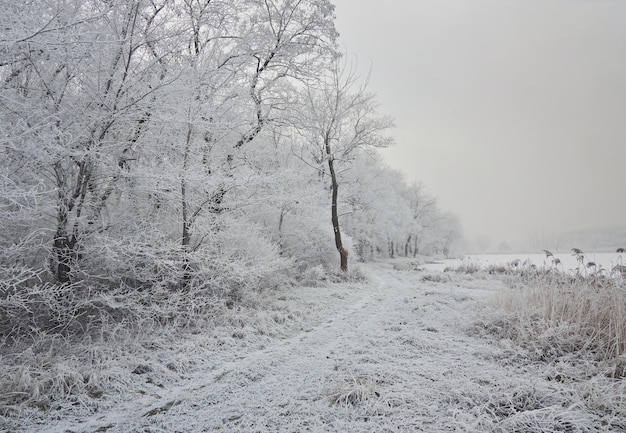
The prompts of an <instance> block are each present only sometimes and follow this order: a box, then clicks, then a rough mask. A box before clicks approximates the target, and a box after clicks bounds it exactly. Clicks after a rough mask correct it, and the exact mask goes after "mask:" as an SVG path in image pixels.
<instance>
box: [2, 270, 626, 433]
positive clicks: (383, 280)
mask: <svg viewBox="0 0 626 433" xmlns="http://www.w3.org/2000/svg"><path fill="white" fill-rule="evenodd" d="M400 268H403V267H400ZM362 271H363V273H364V274H366V275H367V276H368V279H369V281H367V282H352V283H342V284H328V285H327V286H325V287H315V288H313V287H308V288H290V289H285V290H283V291H282V292H280V293H267V294H266V296H267V297H271V299H268V300H267V302H268V304H270V305H272V308H271V309H270V310H269V311H268V312H267V313H265V314H266V316H262V315H260V316H259V317H256V318H253V317H250V314H251V313H249V312H247V311H244V310H242V311H241V312H240V314H242V317H241V318H240V319H241V320H239V321H238V320H237V314H238V313H237V312H233V316H232V317H231V326H230V327H222V328H219V329H216V330H215V332H214V334H212V335H196V336H193V339H192V340H189V341H181V342H173V343H172V347H171V348H163V347H156V348H154V349H153V351H154V354H153V355H150V353H148V352H147V353H146V360H147V361H146V363H147V365H149V366H150V365H153V366H152V367H150V368H148V369H147V370H151V371H148V372H145V373H143V374H134V375H132V376H131V377H133V378H134V380H137V381H141V382H143V384H142V386H141V387H136V388H135V391H133V392H127V393H125V394H122V395H108V394H105V395H103V396H102V397H98V398H95V399H94V401H93V402H90V404H89V405H85V406H84V408H81V407H77V408H75V410H74V411H67V410H64V411H59V413H55V412H54V411H52V412H50V413H48V415H47V416H46V417H45V419H42V420H41V421H40V423H39V424H37V423H35V421H33V420H34V418H32V417H27V418H25V420H24V422H23V423H22V425H21V426H14V428H11V429H10V430H6V431H20V432H35V431H46V432H59V433H68V432H75V433H78V432H107V433H118V432H146V433H147V432H168V433H173V432H326V431H330V432H333V431H336V432H420V431H422V432H431V433H436V432H446V431H467V432H483V431H484V432H514V431H518V432H525V431H531V432H535V431H536V432H552V431H563V432H566V431H584V432H601V431H626V425H625V424H623V423H622V424H621V425H620V424H619V420H618V421H616V420H613V419H610V415H607V413H610V412H611V408H608V409H607V408H606V407H603V406H602V405H605V406H606V405H611V404H621V405H624V404H626V403H625V402H624V401H620V402H617V403H616V402H615V401H604V400H603V395H602V389H603V388H602V387H607V386H622V387H624V384H623V383H622V384H621V385H620V384H619V383H615V382H610V381H609V380H608V379H607V380H606V383H605V382H602V380H601V379H598V381H599V382H597V383H591V384H589V383H586V382H580V381H576V380H573V379H572V380H569V379H567V377H569V376H568V374H569V373H570V372H571V371H570V370H571V368H574V367H569V366H566V365H560V364H558V363H556V364H554V363H553V364H551V365H550V366H547V365H546V364H544V363H541V362H538V361H537V360H536V359H534V358H533V356H532V354H528V353H526V352H525V351H524V350H523V349H522V348H519V347H517V346H515V345H514V344H513V343H512V342H511V341H510V340H507V339H502V340H498V339H497V338H495V337H493V336H491V335H488V334H486V333H485V332H481V326H478V325H477V323H482V322H483V321H484V319H485V318H487V317H489V316H490V315H493V314H494V312H493V311H492V307H490V300H491V299H492V298H493V296H494V295H495V294H497V293H499V292H500V291H501V290H502V288H503V286H504V284H503V283H502V281H501V280H499V279H496V278H486V277H484V276H483V277H477V276H467V275H448V274H428V273H426V274H425V273H423V272H417V271H415V270H412V269H411V266H405V267H404V270H402V269H394V267H393V263H392V262H388V263H378V264H367V265H362ZM266 310H267V309H266ZM255 323H257V326H254V324H255ZM186 357H189V358H190V359H194V360H195V359H201V361H200V362H198V361H194V362H187V363H185V358H186ZM172 359H173V360H174V361H172ZM158 362H162V363H163V364H167V363H168V362H170V363H171V362H175V363H176V362H178V364H176V365H181V366H186V367H184V368H183V367H181V368H179V369H178V370H181V371H176V370H177V369H176V368H173V367H172V368H169V369H165V368H163V369H162V370H163V371H165V372H167V374H166V373H162V372H161V370H158V369H157V364H158ZM150 363H152V364H150ZM582 368H584V366H583V367H582ZM572 375H573V373H572ZM600 382H602V383H600ZM596 385H597V386H596ZM622 395H623V393H622ZM26 419H28V420H30V421H28V422H27V421H26ZM623 429H624V430H623ZM0 431H2V428H1V427H0Z"/></svg>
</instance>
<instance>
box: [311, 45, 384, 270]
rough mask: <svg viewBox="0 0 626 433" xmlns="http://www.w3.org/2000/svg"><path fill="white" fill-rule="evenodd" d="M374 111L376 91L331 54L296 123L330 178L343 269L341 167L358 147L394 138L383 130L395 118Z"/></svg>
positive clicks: (345, 257)
mask: <svg viewBox="0 0 626 433" xmlns="http://www.w3.org/2000/svg"><path fill="white" fill-rule="evenodd" d="M377 109H378V102H377V100H376V95H375V94H373V93H369V92H368V91H367V81H365V82H363V83H360V82H359V79H358V76H357V74H356V71H355V68H354V66H353V65H352V64H350V63H349V62H348V61H347V60H346V59H345V57H335V58H334V59H333V61H332V62H331V63H330V65H329V67H328V69H327V70H326V71H325V73H324V74H323V75H320V76H319V77H318V80H317V81H316V82H314V83H313V82H312V83H310V84H309V86H307V88H306V91H305V96H304V104H303V110H302V111H303V115H302V117H301V118H300V120H299V122H300V125H301V128H302V130H303V131H305V132H304V133H303V138H304V141H305V142H306V144H305V146H306V147H307V150H308V151H309V155H310V158H311V159H310V161H311V162H312V164H314V166H316V167H317V168H318V170H320V173H322V174H323V175H324V176H325V175H327V176H329V178H330V190H331V222H332V227H333V232H334V238H335V247H336V249H337V251H338V252H339V257H340V268H341V270H343V271H347V269H348V250H347V249H346V248H345V246H344V243H343V240H342V237H341V227H340V224H339V210H338V206H339V186H340V183H341V170H342V169H343V168H346V164H347V163H348V162H349V161H350V159H351V158H352V157H353V155H354V154H355V153H356V152H357V150H364V149H367V148H376V147H385V146H388V145H389V144H390V143H391V142H392V139H391V137H389V136H388V135H386V132H387V130H388V129H389V128H391V127H392V126H393V122H392V120H391V119H390V118H388V117H383V116H380V115H379V114H378V113H377ZM324 166H325V167H324ZM326 168H327V171H326Z"/></svg>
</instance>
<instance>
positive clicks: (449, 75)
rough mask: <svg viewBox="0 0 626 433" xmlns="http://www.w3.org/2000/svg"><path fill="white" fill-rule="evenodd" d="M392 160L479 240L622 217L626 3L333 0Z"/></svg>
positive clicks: (618, 221) (613, 222) (625, 201)
mask: <svg viewBox="0 0 626 433" xmlns="http://www.w3.org/2000/svg"><path fill="white" fill-rule="evenodd" d="M334 3H335V5H336V15H337V27H338V30H339V32H340V34H341V37H340V43H341V44H342V45H343V46H344V47H345V48H346V49H347V51H348V52H349V53H352V54H355V55H356V56H357V57H358V61H359V64H360V67H363V68H367V67H368V66H369V64H370V61H371V62H372V63H373V70H372V76H371V79H370V90H372V91H375V92H376V93H378V96H379V100H380V102H381V104H382V106H381V112H382V113H384V114H389V115H391V116H393V117H394V118H395V119H396V125H397V127H396V129H395V130H394V131H393V135H394V137H395V139H396V141H397V144H396V145H395V146H394V147H393V148H391V149H389V150H388V151H385V155H386V157H387V161H388V163H389V164H390V165H391V166H392V167H395V168H397V169H399V170H401V171H402V172H403V173H405V175H406V177H407V179H408V180H409V181H413V180H415V181H422V182H423V183H424V185H425V187H426V188H427V190H428V191H430V192H431V193H432V194H434V195H436V196H437V197H438V198H439V203H440V205H441V206H442V207H443V208H444V209H448V210H451V211H453V212H455V213H456V214H457V215H458V216H459V217H460V219H461V221H462V223H463V226H464V229H465V233H466V235H467V237H468V238H469V239H472V238H475V237H477V236H479V235H483V234H484V235H489V236H490V237H491V238H492V239H493V240H494V242H500V241H501V240H515V239H519V238H523V237H525V236H528V235H536V234H537V233H543V234H549V233H553V232H558V231H565V230H576V229H585V228H598V227H604V226H612V227H616V226H618V227H623V226H626V167H625V165H626V1H623V0H387V1H374V0H334Z"/></svg>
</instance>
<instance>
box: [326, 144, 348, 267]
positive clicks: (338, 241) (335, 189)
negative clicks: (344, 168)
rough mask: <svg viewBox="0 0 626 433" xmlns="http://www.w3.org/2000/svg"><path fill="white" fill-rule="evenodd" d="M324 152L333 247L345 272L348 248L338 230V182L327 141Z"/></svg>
mask: <svg viewBox="0 0 626 433" xmlns="http://www.w3.org/2000/svg"><path fill="white" fill-rule="evenodd" d="M326 149H327V150H326V152H327V153H328V154H329V158H328V169H329V170H330V179H331V183H332V190H333V198H332V205H331V220H332V222H333V230H334V232H335V247H336V248H337V251H339V260H340V267H341V270H342V271H344V272H346V271H347V270H348V250H346V249H345V248H344V246H343V243H342V242H341V231H340V230H339V215H338V213H337V195H338V191H339V183H338V182H337V175H336V173H335V165H334V160H333V157H332V155H331V154H330V144H328V143H327V146H326Z"/></svg>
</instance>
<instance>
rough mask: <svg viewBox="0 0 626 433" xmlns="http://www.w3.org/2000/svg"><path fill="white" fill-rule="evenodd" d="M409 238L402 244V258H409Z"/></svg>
mask: <svg viewBox="0 0 626 433" xmlns="http://www.w3.org/2000/svg"><path fill="white" fill-rule="evenodd" d="M411 236H412V235H409V237H408V239H407V240H406V244H404V257H409V248H410V247H411Z"/></svg>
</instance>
